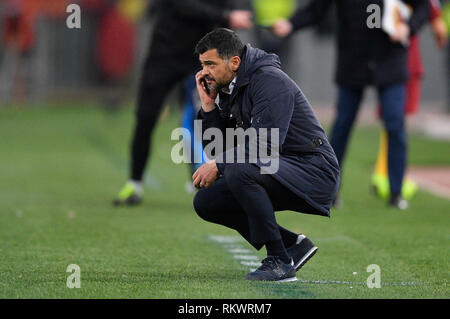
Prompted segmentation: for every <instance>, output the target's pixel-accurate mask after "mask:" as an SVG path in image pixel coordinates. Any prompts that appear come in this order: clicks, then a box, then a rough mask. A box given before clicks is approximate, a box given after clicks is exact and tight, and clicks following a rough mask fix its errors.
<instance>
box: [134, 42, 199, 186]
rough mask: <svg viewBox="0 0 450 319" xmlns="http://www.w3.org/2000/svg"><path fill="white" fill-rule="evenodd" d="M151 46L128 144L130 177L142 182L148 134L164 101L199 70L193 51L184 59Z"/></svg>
mask: <svg viewBox="0 0 450 319" xmlns="http://www.w3.org/2000/svg"><path fill="white" fill-rule="evenodd" d="M159 47H161V45H160V44H158V43H154V44H153V45H152V47H151V48H150V50H149V55H148V56H147V59H146V61H145V64H144V69H143V73H142V77H141V80H140V83H139V92H138V100H137V111H136V122H135V123H136V124H135V127H134V133H133V138H132V143H131V167H130V175H131V176H130V178H131V179H133V180H138V181H140V180H142V177H143V174H144V170H145V167H146V165H147V160H148V158H149V155H150V150H151V142H152V141H151V135H152V133H153V130H154V128H155V125H156V123H157V121H158V118H159V115H160V113H161V110H162V107H163V103H164V100H165V99H166V97H167V95H168V94H169V92H170V91H171V89H172V88H173V87H174V85H175V84H176V83H179V82H181V81H183V80H184V79H185V78H186V77H187V76H188V75H190V74H192V73H194V72H195V71H196V70H197V69H199V63H198V61H197V60H196V59H195V58H194V56H193V54H192V52H190V53H188V54H186V55H185V57H183V58H176V57H172V56H169V55H168V54H167V53H164V52H160V50H159Z"/></svg>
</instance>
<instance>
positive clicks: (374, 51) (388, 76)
mask: <svg viewBox="0 0 450 319" xmlns="http://www.w3.org/2000/svg"><path fill="white" fill-rule="evenodd" d="M333 1H334V2H335V3H336V6H337V16H338V26H337V68H336V78H335V79H336V82H337V84H339V85H342V86H346V87H350V88H361V87H364V86H366V85H371V84H374V85H377V86H385V85H389V84H394V83H401V82H405V81H406V80H407V78H408V71H407V48H406V47H405V46H403V45H402V44H399V43H394V42H392V41H391V40H390V38H389V35H388V34H386V33H385V32H384V31H383V30H382V29H380V28H374V29H370V28H369V27H368V26H367V19H368V17H369V16H370V14H371V12H367V7H368V6H369V5H371V4H376V5H379V6H380V8H381V13H382V12H383V3H384V1H383V0H313V1H311V2H310V4H309V5H307V6H306V7H304V8H300V9H298V10H297V12H296V13H295V14H294V15H293V16H292V17H291V19H290V21H291V22H292V24H293V28H294V30H298V29H300V28H303V27H306V26H310V25H314V24H316V23H317V22H319V21H320V20H321V19H322V18H323V17H324V16H325V13H326V12H327V9H328V8H329V7H330V5H331V3H332V2H333ZM404 2H405V3H407V4H410V5H411V6H412V8H413V14H412V16H411V18H410V20H409V21H408V25H409V27H410V30H411V35H414V34H415V33H416V32H417V31H418V30H419V29H420V27H421V26H422V25H423V24H424V23H425V22H426V21H427V17H428V10H429V8H428V0H404ZM305 45H307V44H305Z"/></svg>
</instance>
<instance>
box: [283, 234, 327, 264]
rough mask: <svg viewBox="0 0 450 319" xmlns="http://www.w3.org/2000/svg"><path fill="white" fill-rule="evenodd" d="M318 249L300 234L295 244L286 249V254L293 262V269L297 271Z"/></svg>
mask: <svg viewBox="0 0 450 319" xmlns="http://www.w3.org/2000/svg"><path fill="white" fill-rule="evenodd" d="M318 249H319V248H318V247H316V246H315V245H314V244H313V242H312V241H311V240H309V239H308V238H306V236H305V235H303V234H300V235H298V237H297V242H296V243H295V244H294V245H292V246H291V247H289V248H288V249H287V253H288V255H289V256H291V257H292V259H293V260H294V268H295V270H296V271H297V270H299V269H300V268H302V267H303V265H304V264H306V262H307V261H308V260H309V259H310V258H311V257H312V256H314V254H315V253H316V252H317V250H318Z"/></svg>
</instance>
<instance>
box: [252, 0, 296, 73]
mask: <svg viewBox="0 0 450 319" xmlns="http://www.w3.org/2000/svg"><path fill="white" fill-rule="evenodd" d="M297 2H298V0H252V1H251V6H252V10H253V13H254V22H255V28H254V29H255V30H254V31H255V33H254V34H255V40H256V47H258V48H261V49H262V50H264V51H266V52H268V53H275V54H276V55H278V56H279V58H280V60H281V65H282V66H284V65H285V64H286V61H287V59H288V54H289V50H290V38H289V37H287V38H285V39H282V38H280V37H278V36H277V35H275V34H274V33H273V31H272V25H273V24H274V23H275V21H277V20H280V19H287V18H289V17H291V16H292V15H293V14H294V12H295V10H296V8H297Z"/></svg>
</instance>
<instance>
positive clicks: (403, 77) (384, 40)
mask: <svg viewBox="0 0 450 319" xmlns="http://www.w3.org/2000/svg"><path fill="white" fill-rule="evenodd" d="M332 2H333V0H314V1H311V2H310V4H309V5H307V6H306V7H303V8H299V9H298V10H297V11H296V13H295V14H294V15H293V16H292V17H291V18H290V19H288V20H279V21H276V22H275V23H274V25H273V29H274V32H275V33H276V34H277V35H278V36H280V37H286V36H287V35H289V34H290V33H292V32H293V31H296V30H299V29H301V28H304V27H306V26H311V25H314V24H317V23H318V22H319V21H320V20H321V19H322V18H323V17H324V15H325V13H326V12H327V10H328V9H329V7H330V5H331V3H332ZM334 2H335V3H336V7H337V17H338V26H337V29H338V35H337V70H336V82H337V84H338V98H337V117H336V119H335V122H334V125H333V128H332V133H331V140H330V142H331V145H332V146H333V149H334V151H335V153H336V156H337V158H338V160H339V164H340V166H341V169H342V167H343V162H344V156H345V152H346V149H347V144H348V140H349V137H350V132H351V130H352V127H353V123H354V121H355V118H356V115H357V113H358V110H359V107H360V104H361V100H362V97H363V93H364V90H365V88H366V87H367V86H369V85H374V86H375V87H376V88H377V91H378V96H379V102H380V106H381V108H382V119H383V122H384V125H385V127H386V131H387V134H388V150H389V152H388V153H389V154H388V171H389V186H390V190H391V194H390V198H389V201H388V204H389V205H390V206H391V207H396V208H399V209H402V210H403V209H406V208H407V207H408V201H407V200H405V199H404V198H403V197H402V194H401V189H402V182H403V176H404V173H405V169H406V163H407V160H406V154H407V152H406V148H407V139H406V131H405V124H404V112H403V108H404V105H405V98H406V92H405V83H406V81H407V79H408V72H407V48H406V47H405V46H404V44H403V43H405V42H408V40H409V37H410V36H412V35H415V34H416V33H417V32H418V31H419V29H420V28H421V27H422V25H423V24H424V22H425V21H426V20H427V18H428V11H429V4H428V0H405V1H404V2H405V3H407V4H408V5H410V6H411V7H412V15H411V17H410V19H409V20H408V21H402V20H400V21H398V24H397V27H396V28H395V31H394V34H391V35H388V34H387V33H386V32H385V31H384V30H382V29H381V28H376V27H375V28H370V27H369V26H368V24H367V20H368V17H369V14H370V13H368V11H367V8H368V7H369V6H370V5H372V6H373V5H378V7H379V8H381V7H382V6H383V1H382V0H335V1H334ZM339 202H340V201H339V198H338V197H337V198H336V199H335V203H334V205H335V207H336V206H339Z"/></svg>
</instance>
